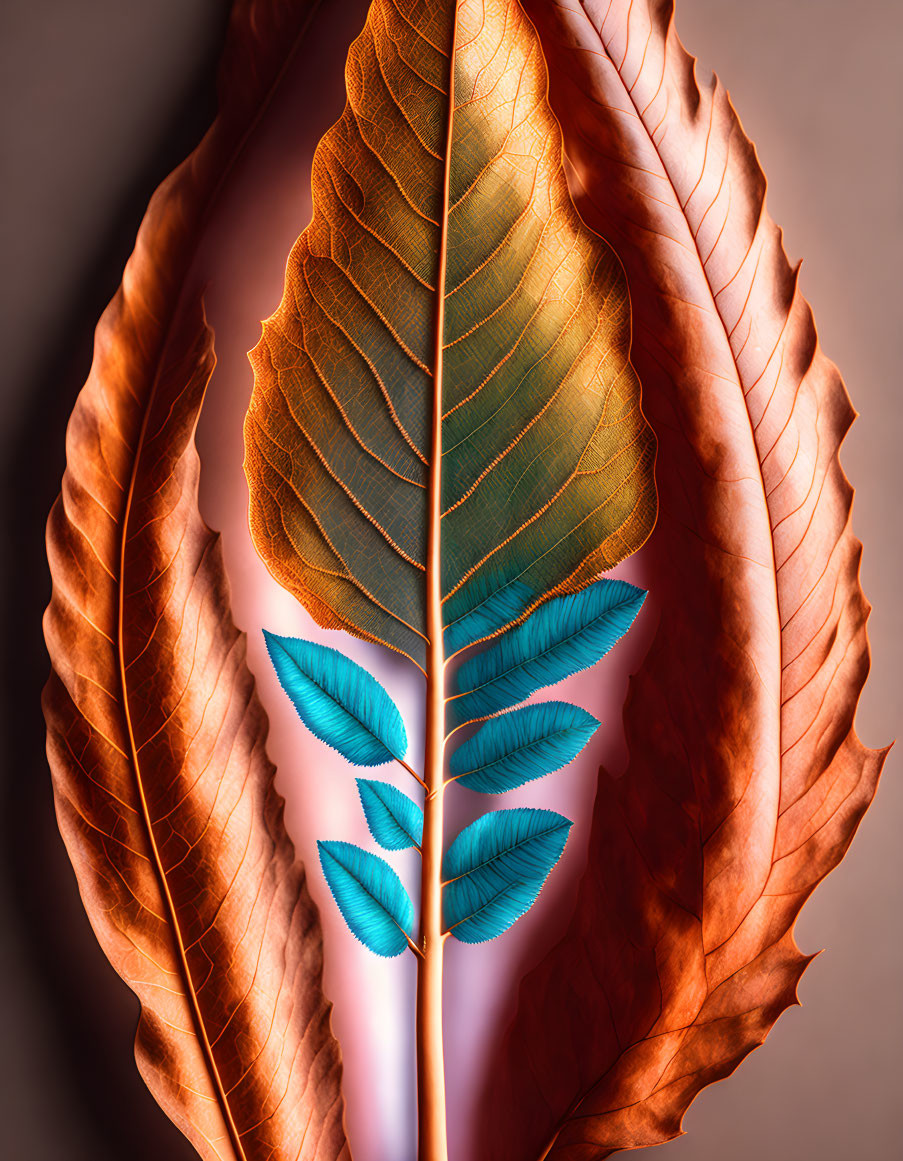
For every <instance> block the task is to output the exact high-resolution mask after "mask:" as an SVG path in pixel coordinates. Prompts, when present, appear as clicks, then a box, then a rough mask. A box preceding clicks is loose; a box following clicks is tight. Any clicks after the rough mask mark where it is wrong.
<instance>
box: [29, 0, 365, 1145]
mask: <svg viewBox="0 0 903 1161" xmlns="http://www.w3.org/2000/svg"><path fill="white" fill-rule="evenodd" d="M315 7H316V5H315V4H300V5H291V4H286V3H277V2H269V0H246V2H242V3H238V4H236V6H235V9H234V11H233V18H232V24H231V27H230V32H229V40H228V42H227V46H226V51H225V56H224V60H223V66H222V73H221V111H220V114H219V116H218V118H217V120H216V122H215V123H214V125H213V127H212V128H211V130H210V132H209V133H208V135H207V136H206V137H205V139H204V141H203V142H202V143H201V145H200V146H199V147H198V149H197V150H196V151H195V153H194V154H192V156H191V157H190V158H189V159H188V160H187V161H186V162H185V163H184V164H183V165H182V166H181V167H180V168H179V169H178V170H176V171H175V173H174V174H173V175H172V176H171V177H170V178H169V179H167V181H166V182H164V184H163V185H162V186H161V188H160V189H159V190H158V191H157V193H156V194H155V196H154V198H153V200H152V202H151V205H150V207H149V209H148V213H147V216H146V218H145V220H144V222H143V224H142V226H141V231H140V233H139V236H138V241H137V245H136V249H135V252H134V254H133V256H132V258H131V259H130V261H129V264H128V267H127V269H126V273H125V277H124V279H123V284H122V287H121V288H120V290H119V292H118V294H117V295H116V297H115V298H114V300H113V302H112V303H111V305H110V306H109V308H108V309H107V311H106V313H105V314H104V316H103V318H102V320H101V322H100V325H99V327H98V331H97V339H96V347H95V359H94V364H93V367H92V369H91V374H90V377H89V380H88V383H87V384H86V386H85V388H84V389H83V391H82V393H81V395H80V396H79V399H78V402H77V404H76V407H75V410H74V412H73V415H72V419H71V421H70V426H69V433H68V449H67V450H68V467H67V471H66V475H65V477H64V480H63V494H62V497H61V498H60V499H59V500H58V501H57V503H56V505H55V506H54V509H53V511H52V513H51V516H50V521H49V527H48V548H49V555H50V561H51V568H52V572H53V582H54V586H53V598H52V601H51V604H50V607H49V609H48V611H47V616H46V620H45V625H46V635H47V642H48V648H49V651H50V654H51V658H52V662H53V667H54V672H53V674H52V675H51V678H50V681H49V683H48V686H47V689H46V691H45V710H46V715H47V721H48V749H49V755H50V762H51V767H52V771H53V778H54V790H55V795H56V804H57V813H58V817H59V822H60V827H61V830H62V832H63V835H64V838H65V840H66V843H67V846H68V848H69V854H70V857H71V859H72V862H73V865H74V867H75V870H76V874H77V876H78V881H79V887H80V890H81V893H82V898H83V900H84V902H85V906H86V909H87V911H88V914H89V917H90V919H91V922H92V924H93V926H94V929H95V932H96V933H97V936H98V939H99V940H100V942H101V945H102V946H103V948H104V951H105V952H106V954H107V955H108V957H109V959H110V961H111V963H112V964H113V966H114V967H115V968H116V970H117V971H118V972H119V974H120V975H121V976H122V977H123V979H124V980H125V981H126V982H127V983H128V984H129V986H130V987H131V988H132V989H133V990H134V991H135V993H136V994H137V995H138V997H139V1000H140V1001H141V1019H140V1024H139V1029H138V1035H137V1041H136V1055H137V1058H138V1064H139V1067H140V1069H141V1072H142V1075H143V1076H144V1078H145V1080H146V1082H147V1084H148V1086H149V1087H150V1089H151V1091H152V1092H153V1094H154V1096H155V1097H156V1099H157V1100H158V1101H159V1103H160V1104H161V1106H162V1107H163V1109H164V1110H165V1112H166V1113H167V1114H168V1115H169V1116H170V1117H171V1118H172V1120H173V1121H174V1122H175V1123H176V1124H177V1125H178V1126H179V1128H180V1129H181V1130H182V1132H183V1133H185V1135H186V1136H187V1137H188V1138H189V1140H190V1141H191V1142H192V1143H193V1145H194V1146H195V1147H196V1148H197V1150H198V1152H199V1154H200V1155H201V1156H202V1157H204V1158H207V1159H214V1158H216V1159H222V1161H253V1159H258V1158H259V1159H263V1158H267V1159H274V1161H275V1159H278V1158H286V1159H288V1158H293V1159H294V1158H300V1157H303V1158H308V1159H311V1161H313V1159H317V1161H336V1159H337V1158H347V1157H348V1149H347V1145H346V1143H345V1135H344V1129H343V1125H342V1107H343V1106H342V1099H341V1093H340V1079H341V1062H340V1057H339V1050H338V1045H337V1043H336V1041H335V1040H334V1038H333V1036H332V1033H331V1031H330V1027H329V1013H330V1006H329V1004H328V1003H327V1001H326V999H325V997H324V995H323V992H322V989H321V974H322V941H321V934H320V926H319V919H318V915H317V911H316V908H315V906H314V904H313V902H312V901H311V898H310V896H309V894H308V891H307V887H306V883H305V878H304V872H303V870H302V868H301V867H300V865H299V864H298V863H296V861H295V856H294V851H293V848H292V845H291V842H290V840H289V838H288V835H287V834H286V831H285V828H284V825H283V821H282V806H283V804H282V800H281V798H280V797H279V795H278V794H277V793H276V792H275V790H274V788H273V773H274V771H273V767H272V765H271V763H270V762H269V761H268V759H267V757H266V754H265V750H264V742H265V738H266V728H267V726H266V719H265V716H264V713H263V710H262V708H261V706H260V704H259V702H258V700H257V695H256V693H255V691H254V681H253V678H252V676H251V674H250V671H249V670H248V668H247V665H246V663H245V640H244V636H243V635H242V634H240V633H239V632H238V630H237V629H236V628H235V626H234V625H233V623H232V619H231V616H230V612H229V596H228V586H227V583H226V579H225V575H224V572H223V566H222V560H221V555H220V548H219V542H218V538H217V537H215V536H214V535H213V534H212V533H211V532H210V530H209V529H208V528H207V527H206V525H205V524H204V523H203V521H202V520H201V517H200V515H199V513H198V510H197V485H198V470H199V465H198V459H197V453H196V450H195V446H194V430H195V425H196V422H197V416H198V412H199V410H200V407H201V403H202V400H203V393H204V389H205V386H206V383H207V380H208V378H209V376H210V373H211V371H212V368H213V363H214V357H213V347H212V335H211V332H210V331H209V330H208V328H207V326H206V324H205V322H204V317H203V309H202V306H201V298H200V293H201V292H200V288H199V287H198V286H197V285H195V284H194V283H193V282H192V280H191V279H190V277H189V268H190V264H191V260H192V257H193V253H194V249H195V247H196V245H197V241H198V238H199V235H200V232H201V229H202V226H203V224H204V222H205V217H206V214H207V213H208V211H209V208H210V206H211V205H212V203H213V202H214V201H215V199H216V195H217V193H218V191H219V188H220V185H221V183H222V180H223V178H224V177H225V176H226V174H227V173H228V172H229V170H230V168H231V166H232V165H233V163H234V161H235V160H236V158H237V157H238V156H239V155H240V152H241V149H242V146H243V144H244V141H245V139H246V137H247V134H248V132H249V131H250V129H251V128H252V127H253V125H254V124H255V121H256V119H257V117H258V116H259V114H260V112H261V110H262V108H263V107H264V106H265V104H266V102H267V101H268V100H269V96H270V94H271V92H272V89H273V88H274V86H275V84H276V82H277V81H278V77H279V73H280V69H281V68H282V66H283V64H284V62H285V59H286V56H287V54H288V53H289V52H290V51H291V48H292V46H293V44H294V43H295V42H296V41H297V39H298V38H299V37H300V35H301V34H302V32H303V30H304V27H305V25H306V23H307V20H308V19H309V16H310V14H311V12H312V11H313V9H314V8H315Z"/></svg>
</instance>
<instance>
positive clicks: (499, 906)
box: [442, 809, 571, 943]
mask: <svg viewBox="0 0 903 1161" xmlns="http://www.w3.org/2000/svg"><path fill="white" fill-rule="evenodd" d="M570 829H571V823H570V822H569V821H568V819H566V818H564V817H563V816H562V815H560V814H556V813H555V812H554V811H553V810H527V809H519V810H495V811H493V812H492V813H491V814H484V815H483V817H482V818H478V819H477V821H476V822H475V823H472V824H471V825H470V826H468V827H465V829H464V830H462V831H461V833H460V834H459V835H458V837H457V838H456V839H455V841H454V842H453V843H452V845H451V846H450V847H449V848H448V851H447V852H446V855H445V859H444V860H443V863H442V877H443V881H444V887H443V891H442V912H443V919H444V923H445V929H446V930H447V931H450V932H451V933H452V935H454V936H455V937H456V938H457V939H460V940H461V942H462V943H485V942H486V940H488V939H494V938H495V937H496V936H497V935H501V933H502V932H503V931H507V930H508V928H509V927H510V926H511V925H512V924H513V923H514V922H515V920H517V919H519V918H520V916H521V915H523V914H524V912H526V911H528V910H529V909H530V907H532V905H533V903H534V901H535V900H536V896H537V895H538V894H539V892H540V890H541V889H542V885H543V883H544V882H545V881H546V878H547V877H548V874H549V871H551V869H552V867H554V866H555V864H556V863H557V862H558V860H559V858H560V857H561V852H562V851H563V850H564V844H565V843H566V842H567V836H568V831H569V830H570Z"/></svg>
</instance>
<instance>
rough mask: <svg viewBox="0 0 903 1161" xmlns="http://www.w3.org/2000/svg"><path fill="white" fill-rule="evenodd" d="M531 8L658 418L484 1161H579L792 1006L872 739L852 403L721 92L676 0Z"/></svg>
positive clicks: (565, 1)
mask: <svg viewBox="0 0 903 1161" xmlns="http://www.w3.org/2000/svg"><path fill="white" fill-rule="evenodd" d="M524 6H525V8H526V10H527V12H528V13H529V15H530V16H531V18H532V19H533V20H534V22H535V25H536V27H537V30H538V32H539V35H540V38H541V41H542V44H543V49H544V52H545V54H546V57H547V60H548V63H549V68H550V74H551V84H550V100H551V103H552V107H553V109H554V110H555V111H556V113H557V115H558V117H559V119H560V122H561V124H562V129H563V134H564V140H565V150H566V156H567V160H568V164H569V167H570V168H569V178H570V180H571V188H572V192H573V194H574V197H575V201H576V203H577V206H578V209H579V210H580V213H581V215H582V216H583V218H584V220H585V221H586V222H587V223H588V224H589V225H590V226H592V227H593V229H596V230H598V231H599V232H600V233H601V234H603V235H604V236H605V237H606V238H608V239H609V240H610V241H611V242H612V244H613V245H614V246H615V248H616V250H617V252H618V254H619V256H620V258H621V260H622V261H623V262H624V265H625V268H626V271H627V275H628V279H629V284H630V291H631V298H632V305H633V311H634V344H633V347H632V353H631V358H632V360H633V361H634V363H635V365H636V367H637V370H638V372H639V374H640V378H641V381H642V383H643V400H644V410H645V411H646V414H647V415H648V416H649V418H650V421H651V423H652V425H653V427H654V429H655V432H656V435H657V437H658V440H659V459H658V467H657V478H658V485H659V495H660V516H659V522H658V524H657V526H656V529H655V532H654V534H653V536H652V538H651V539H650V541H649V544H648V546H647V549H646V560H647V564H648V568H649V570H650V586H651V588H652V590H653V591H654V592H655V593H656V595H657V598H658V602H659V606H660V626H659V629H658V632H657V635H656V638H655V641H654V644H653V646H652V648H651V651H650V653H649V656H648V658H647V659H646V661H645V663H644V665H643V666H642V668H641V670H640V672H639V674H638V675H637V676H636V677H635V678H634V679H633V681H632V683H631V688H630V694H629V698H628V704H627V708H626V711H625V725H626V732H627V741H628V745H629V750H630V762H629V767H628V770H627V772H626V775H625V776H624V777H623V778H622V779H620V780H617V781H612V780H611V779H610V778H609V777H608V776H607V775H606V774H605V772H604V771H603V773H602V775H601V777H600V784H599V792H598V796H597V801H596V806H595V813H594V820H593V831H592V838H591V843H590V861H589V866H588V868H587V872H586V875H585V878H584V880H583V882H582V886H581V890H580V895H579V900H578V903H577V908H576V912H575V915H574V918H573V921H572V923H571V926H570V929H569V931H568V933H567V935H566V937H565V938H564V940H563V942H562V943H561V944H560V945H559V946H558V947H556V948H555V949H554V950H553V951H552V952H551V953H550V954H549V955H548V956H547V958H546V959H545V960H544V961H543V962H542V963H541V964H540V966H539V967H538V968H537V969H536V970H535V971H534V972H532V973H531V974H530V975H529V976H528V977H527V979H526V980H525V982H524V984H523V986H522V990H521V995H520V1003H519V1009H518V1014H517V1018H516V1021H515V1024H514V1026H513V1028H512V1030H511V1033H510V1036H509V1038H508V1041H507V1045H506V1049H505V1054H504V1067H502V1068H499V1069H497V1070H496V1072H495V1075H496V1076H499V1077H502V1078H503V1080H502V1084H501V1086H500V1090H496V1091H495V1092H494V1093H493V1094H492V1098H491V1102H490V1105H489V1107H490V1108H491V1112H488V1113H487V1117H486V1134H485V1141H486V1156H487V1157H490V1156H491V1157H498V1156H501V1155H506V1156H517V1157H523V1158H525V1159H526V1158H540V1157H542V1158H545V1157H549V1158H555V1159H559V1158H560V1159H562V1161H563V1159H565V1158H567V1159H568V1161H589V1159H590V1158H601V1157H605V1156H608V1154H609V1153H611V1152H612V1151H614V1150H616V1149H619V1148H630V1147H635V1146H638V1145H649V1144H654V1143H657V1142H660V1141H663V1140H667V1139H668V1138H670V1137H672V1136H674V1135H675V1134H677V1133H678V1132H679V1131H680V1122H681V1119H682V1117H683V1113H684V1111H685V1110H686V1107H687V1105H688V1104H689V1102H690V1101H691V1100H692V1099H693V1097H694V1096H695V1095H696V1094H697V1092H698V1091H699V1090H700V1089H701V1088H702V1087H703V1086H704V1085H706V1084H709V1083H711V1082H712V1081H713V1080H717V1079H719V1078H720V1077H723V1076H725V1075H726V1074H727V1073H729V1072H730V1071H731V1070H732V1069H733V1068H734V1067H735V1066H736V1065H737V1064H738V1063H739V1061H740V1060H741V1059H742V1058H743V1057H744V1056H745V1055H746V1053H748V1052H749V1051H750V1050H751V1049H752V1048H754V1047H755V1046H756V1045H758V1044H759V1043H761V1041H762V1039H763V1038H764V1036H765V1035H766V1033H767V1031H768V1030H769V1028H770V1027H771V1025H772V1024H773V1022H774V1020H775V1019H776V1018H777V1017H778V1015H780V1013H781V1012H782V1011H783V1010H784V1009H785V1008H786V1007H787V1006H788V1005H790V1004H793V1003H795V1002H796V984H797V981H798V979H799V976H800V974H801V973H802V971H803V969H804V968H805V966H806V964H807V963H808V958H807V957H805V956H803V955H802V954H801V953H800V951H799V950H798V948H797V947H796V944H795V942H794V939H793V934H792V928H793V923H794V920H795V918H796V916H797V914H798V912H799V909H800V907H801V906H802V904H803V903H804V902H805V900H806V898H807V897H808V895H809V894H810V892H811V891H812V890H813V889H814V887H815V886H816V885H817V883H818V882H819V880H820V879H821V878H822V877H823V876H824V875H825V874H827V873H828V871H830V870H831V869H832V868H833V867H834V866H835V865H836V864H837V862H838V861H839V860H840V859H841V858H842V856H843V854H844V853H845V851H846V849H847V846H848V844H849V842H850V840H851V838H852V835H853V832H854V830H855V829H856V826H857V824H858V822H859V819H860V818H861V816H862V814H863V812H864V810H865V809H866V807H867V806H868V803H869V802H870V800H871V797H872V794H873V792H874V788H875V783H876V779H877V776H878V773H879V770H880V767H881V764H882V761H883V758H884V752H880V751H874V750H868V749H866V748H865V747H864V746H863V745H862V744H861V743H860V741H859V740H858V738H857V737H856V734H855V732H854V729H853V715H854V711H855V707H856V702H857V700H858V697H859V693H860V690H861V688H862V685H863V683H864V681H865V677H866V673H867V670H868V643H867V639H866V629H865V624H866V618H867V614H868V605H867V603H866V601H865V598H864V596H863V594H862V590H861V588H860V586H859V581H858V571H859V558H860V548H861V546H860V544H859V542H858V541H857V540H856V539H855V538H854V536H853V534H852V532H851V530H850V519H849V517H850V502H851V497H852V489H851V488H850V486H849V483H848V482H847V480H846V477H845V476H844V474H843V472H842V470H841V468H840V464H839V462H838V447H839V444H840V442H841V440H842V438H843V436H844V434H845V432H846V430H847V428H848V427H849V424H850V422H851V420H852V418H853V411H852V408H851V406H850V403H849V399H848V397H847V394H846V391H845V389H844V387H843V384H842V382H841V380H840V377H839V375H838V372H837V370H836V368H835V367H834V366H833V365H832V364H831V363H830V362H829V361H828V360H827V359H826V358H825V356H824V355H823V354H822V352H821V350H820V348H819V346H818V341H817V337H816V333H815V327H814V323H813V320H812V315H811V311H810V309H809V306H808V305H807V303H806V302H805V300H804V299H803V298H802V296H801V295H800V293H799V290H798V287H797V271H796V270H794V269H792V268H791V267H790V265H789V263H788V261H787V258H786V256H785V253H784V250H783V247H782V242H781V235H780V232H779V230H778V229H777V227H776V226H775V225H774V223H773V222H772V221H771V219H770V217H769V216H768V214H767V212H766V210H765V205H764V200H765V178H764V176H763V174H762V171H761V169H760V168H759V165H758V162H757V159H756V156H755V151H754V149H753V146H752V144H751V142H750V141H749V139H748V138H747V137H746V135H745V134H744V132H743V130H742V127H741V125H740V122H739V120H738V119H737V116H736V114H735V112H734V110H733V108H732V106H731V104H730V102H729V100H728V97H727V94H726V92H725V91H724V89H723V88H722V87H721V85H720V84H719V83H718V82H717V81H714V80H713V82H712V83H711V84H710V85H706V86H700V85H699V83H698V82H697V79H696V76H695V71H694V61H693V60H692V58H691V57H689V56H688V55H687V53H686V52H685V51H684V49H683V47H682V46H681V44H680V42H679V40H678V38H677V35H676V33H675V32H674V30H673V27H672V25H671V18H672V5H671V3H670V2H668V0H633V2H631V0H612V2H611V3H607V2H606V3H593V2H586V3H584V4H580V3H578V2H577V0H561V2H559V3H550V2H547V0H526V2H525V5H524ZM563 980H566V981H567V982H566V985H564V986H563V984H562V981H563ZM502 1090H503V1091H502Z"/></svg>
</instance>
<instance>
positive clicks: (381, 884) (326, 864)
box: [317, 842, 414, 957]
mask: <svg viewBox="0 0 903 1161" xmlns="http://www.w3.org/2000/svg"><path fill="white" fill-rule="evenodd" d="M317 847H318V848H319V851H320V866H321V867H322V868H323V874H324V875H325V877H326V882H327V884H328V885H329V889H330V891H331V892H332V897H333V898H334V899H335V901H336V903H337V904H338V906H339V910H340V911H341V913H342V915H343V916H344V919H345V922H346V923H347V924H348V926H349V928H350V929H351V933H352V935H355V936H356V937H357V938H358V939H359V940H360V941H361V943H363V944H364V946H365V947H369V949H370V950H371V951H375V952H376V954H377V955H384V956H386V957H391V956H394V955H401V953H402V952H403V951H404V949H405V948H406V947H407V946H408V941H407V939H406V938H405V937H406V936H408V935H412V932H413V930H414V905H413V904H412V903H411V899H410V896H409V895H408V893H407V891H405V889H404V887H403V886H402V884H401V879H399V877H398V876H397V875H396V874H395V872H394V871H393V870H392V868H391V867H390V866H389V864H388V863H387V862H386V861H385V859H381V858H380V857H379V855H371V854H370V853H369V852H368V851H364V850H361V848H360V847H356V846H355V845H354V844H353V843H342V842H318V843H317Z"/></svg>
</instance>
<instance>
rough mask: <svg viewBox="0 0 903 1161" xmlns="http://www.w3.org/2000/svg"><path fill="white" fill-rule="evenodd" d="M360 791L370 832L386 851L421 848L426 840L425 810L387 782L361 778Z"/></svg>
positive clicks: (358, 781)
mask: <svg viewBox="0 0 903 1161" xmlns="http://www.w3.org/2000/svg"><path fill="white" fill-rule="evenodd" d="M357 788H358V791H359V793H360V796H361V805H362V806H363V808H364V817H365V818H366V820H367V826H369V827H370V833H371V834H372V835H373V837H374V838H375V839H376V841H377V842H378V843H379V845H380V846H381V847H385V848H386V850H387V851H403V850H406V849H407V848H408V847H419V846H420V843H421V841H422V839H423V811H422V810H421V809H420V807H419V806H418V805H417V803H416V802H413V801H412V800H411V799H410V798H408V796H407V795H406V794H402V792H401V791H400V790H397V789H396V788H395V787H394V786H390V785H389V783H388V782H373V781H371V780H370V779H369V778H358V780H357Z"/></svg>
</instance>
